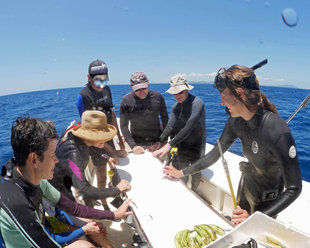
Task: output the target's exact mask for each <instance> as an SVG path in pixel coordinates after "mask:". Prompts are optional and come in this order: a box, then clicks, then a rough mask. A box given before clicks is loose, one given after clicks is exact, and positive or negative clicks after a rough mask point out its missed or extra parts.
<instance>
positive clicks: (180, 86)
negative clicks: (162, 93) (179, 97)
mask: <svg viewBox="0 0 310 248" xmlns="http://www.w3.org/2000/svg"><path fill="white" fill-rule="evenodd" d="M193 88H194V86H192V85H189V84H188V83H187V80H186V78H185V76H183V75H181V74H178V75H175V76H173V77H172V78H171V80H170V88H169V89H168V90H167V91H166V92H167V93H170V94H173V95H174V94H178V93H180V92H181V91H183V90H191V89H193Z"/></svg>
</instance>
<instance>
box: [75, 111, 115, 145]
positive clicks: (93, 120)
mask: <svg viewBox="0 0 310 248" xmlns="http://www.w3.org/2000/svg"><path fill="white" fill-rule="evenodd" d="M72 134H73V135H74V136H77V137H79V138H81V139H85V140H90V141H95V142H97V141H102V142H106V141H109V140H111V139H113V137H114V136H115V135H116V134H117V129H116V128H115V127H114V126H112V125H110V124H107V116H106V115H105V113H103V112H101V111H98V110H87V111H85V112H84V113H83V114H82V124H81V125H80V126H76V127H74V128H73V130H72Z"/></svg>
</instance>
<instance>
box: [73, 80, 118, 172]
mask: <svg viewBox="0 0 310 248" xmlns="http://www.w3.org/2000/svg"><path fill="white" fill-rule="evenodd" d="M76 106H77V108H78V111H79V114H80V116H82V114H83V112H84V111H85V110H99V111H102V112H103V113H105V114H106V116H107V122H108V123H109V124H111V125H112V112H113V101H112V93H111V90H110V87H109V86H108V85H106V86H104V87H103V89H102V91H97V90H95V89H94V88H93V87H92V86H91V83H90V82H88V83H87V84H86V86H85V87H84V88H83V89H82V90H81V91H80V94H79V95H78V97H77V101H76ZM107 143H108V144H109V145H111V146H112V147H114V143H113V140H110V141H108V142H107ZM114 148H115V147H114ZM98 153H106V154H107V152H106V151H105V149H104V148H97V147H93V149H91V150H90V156H91V158H92V161H93V163H94V165H95V166H104V165H105V164H106V163H105V162H106V161H104V159H102V158H101V157H100V156H97V154H98ZM110 155H111V154H110Z"/></svg>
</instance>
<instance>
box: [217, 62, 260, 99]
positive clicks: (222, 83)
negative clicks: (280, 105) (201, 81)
mask: <svg viewBox="0 0 310 248" xmlns="http://www.w3.org/2000/svg"><path fill="white" fill-rule="evenodd" d="M228 70H229V69H228ZM226 72H227V70H225V69H224V68H221V69H219V71H218V72H217V74H216V76H215V79H214V83H213V87H214V88H216V89H217V90H218V91H219V92H220V93H222V92H223V91H224V90H225V89H226V87H227V86H228V84H234V85H235V86H236V87H240V88H243V89H247V90H259V83H258V80H257V77H256V76H255V74H253V75H252V76H250V77H246V78H243V80H242V81H235V82H231V81H230V80H229V79H228V78H227V77H226Z"/></svg>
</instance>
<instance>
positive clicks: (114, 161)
mask: <svg viewBox="0 0 310 248" xmlns="http://www.w3.org/2000/svg"><path fill="white" fill-rule="evenodd" d="M118 162H119V161H118V158H115V157H110V158H109V160H108V164H109V166H110V169H111V170H113V169H114V168H115V165H116V164H118Z"/></svg>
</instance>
